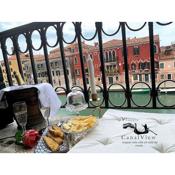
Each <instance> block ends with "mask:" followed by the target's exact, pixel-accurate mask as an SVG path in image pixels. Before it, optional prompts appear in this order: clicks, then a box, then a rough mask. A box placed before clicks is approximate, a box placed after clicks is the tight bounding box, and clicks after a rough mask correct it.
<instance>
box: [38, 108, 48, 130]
mask: <svg viewBox="0 0 175 175" xmlns="http://www.w3.org/2000/svg"><path fill="white" fill-rule="evenodd" d="M40 110H41V113H42V116H43V117H44V119H45V120H46V122H47V127H48V126H49V125H50V122H49V117H50V107H41V109H40Z"/></svg>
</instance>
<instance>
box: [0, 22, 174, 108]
mask: <svg viewBox="0 0 175 175" xmlns="http://www.w3.org/2000/svg"><path fill="white" fill-rule="evenodd" d="M146 24H147V23H146V22H145V23H144V24H143V25H142V26H141V27H140V28H138V29H133V28H131V27H130V26H129V25H128V24H127V23H126V22H120V23H119V27H118V28H117V30H116V31H115V32H114V33H112V34H108V33H106V32H105V31H104V29H103V23H101V22H96V23H95V34H94V36H92V37H91V38H86V37H85V36H84V35H83V33H82V28H81V23H80V22H75V23H73V26H74V29H75V37H74V39H73V40H72V41H71V42H67V41H66V40H65V39H64V37H63V26H64V25H65V23H64V22H35V23H30V24H27V25H23V26H20V27H17V28H14V29H10V30H7V31H4V32H1V33H0V43H1V50H2V54H3V60H4V63H5V68H6V74H7V79H8V82H9V85H10V86H12V85H13V81H12V77H11V70H10V66H9V63H8V56H9V55H14V54H15V55H16V59H17V63H18V68H19V72H20V74H21V76H22V77H23V78H24V72H23V68H22V64H21V59H20V54H21V53H26V52H28V53H29V58H30V62H31V67H32V73H33V79H34V83H36V84H37V83H38V77H37V71H36V63H35V59H34V51H39V50H41V49H43V53H44V58H45V63H46V69H47V75H48V82H49V83H50V84H53V79H52V75H51V66H50V64H49V53H48V47H50V48H54V47H57V46H58V45H59V48H60V56H61V60H62V66H63V72H64V81H65V87H57V88H56V89H55V90H56V92H57V91H58V90H59V89H61V90H62V91H65V93H66V94H67V93H69V92H70V90H71V87H70V84H69V78H68V75H67V68H66V59H65V57H66V56H65V51H64V44H72V43H74V42H75V41H76V40H77V43H78V52H79V57H80V64H81V72H82V81H83V87H80V86H78V87H79V88H80V90H81V91H83V93H84V95H85V99H86V101H87V102H88V104H89V107H96V105H95V104H94V103H92V102H90V101H89V88H88V86H87V83H86V71H85V67H84V59H83V48H82V40H85V41H92V40H93V39H94V38H95V37H97V38H98V47H99V48H98V49H99V56H100V63H101V67H100V71H101V81H102V87H101V86H97V87H98V88H99V91H98V92H99V93H101V98H102V99H101V102H100V103H99V104H98V106H101V107H105V108H175V100H174V104H172V105H169V106H167V105H165V104H163V103H162V102H161V101H160V99H159V95H158V93H159V92H160V85H161V84H163V83H165V82H167V81H171V82H173V83H175V81H174V80H165V81H163V82H161V83H160V84H159V85H158V86H157V87H156V79H155V72H156V69H155V64H154V62H155V60H154V26H153V24H154V23H153V22H148V31H149V45H150V50H149V52H150V68H151V69H150V72H151V85H149V84H148V83H145V82H136V83H134V84H133V85H132V86H130V80H129V70H128V53H127V39H126V29H129V30H130V31H134V32H136V31H140V30H142V29H143V28H144V27H145V26H146ZM157 24H158V25H161V26H164V25H169V24H171V22H170V23H160V22H157ZM50 26H52V27H54V29H55V30H56V35H57V36H56V37H57V40H56V43H55V44H54V45H50V44H49V43H48V42H47V37H46V31H47V29H48V28H49V27H50ZM34 31H38V32H39V34H40V39H41V45H40V47H39V48H37V49H36V48H35V47H34V46H33V43H32V38H31V36H32V33H33V32H34ZM119 31H121V36H122V46H123V61H124V71H125V74H124V76H125V85H122V84H120V83H114V84H111V85H110V86H109V87H107V83H106V72H105V61H104V49H103V37H102V35H103V34H104V35H106V36H109V37H110V36H114V35H116V34H117V33H119ZM20 34H22V35H23V36H24V37H25V39H26V43H27V47H26V50H25V51H21V50H20V48H19V44H18V37H19V35H20ZM7 38H10V39H11V40H12V42H13V48H14V49H13V52H12V53H11V54H10V53H8V51H7V47H6V40H7ZM138 83H142V84H144V85H145V86H147V89H149V95H150V99H149V100H148V102H147V103H146V104H144V105H139V104H137V103H136V102H135V101H134V99H133V93H132V91H133V89H134V87H135V86H136V85H137V84H138ZM112 86H120V89H118V90H113V89H112ZM113 91H115V92H123V94H124V99H123V101H122V102H121V104H119V105H116V104H114V103H113V102H112V101H111V99H110V96H109V93H110V92H113ZM116 100H117V99H116ZM151 102H152V104H151ZM64 106H65V104H63V107H64Z"/></svg>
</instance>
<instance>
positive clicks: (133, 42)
mask: <svg viewBox="0 0 175 175" xmlns="http://www.w3.org/2000/svg"><path fill="white" fill-rule="evenodd" d="M154 41H158V42H159V35H154ZM126 43H127V45H137V44H144V43H149V37H148V36H146V37H141V38H136V37H134V38H128V39H127V40H126ZM116 46H117V47H122V46H123V43H122V40H118V39H113V40H110V41H107V42H105V43H103V48H104V49H105V48H109V47H116Z"/></svg>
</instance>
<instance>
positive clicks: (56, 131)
mask: <svg viewBox="0 0 175 175" xmlns="http://www.w3.org/2000/svg"><path fill="white" fill-rule="evenodd" d="M49 132H50V133H51V134H52V135H53V136H54V137H61V138H64V133H63V132H62V131H61V130H60V129H57V128H54V129H53V127H52V128H49Z"/></svg>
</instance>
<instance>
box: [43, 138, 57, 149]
mask: <svg viewBox="0 0 175 175" xmlns="http://www.w3.org/2000/svg"><path fill="white" fill-rule="evenodd" d="M43 140H44V142H45V144H46V145H47V147H48V148H49V149H50V150H51V151H52V152H55V151H58V150H59V144H58V143H57V142H55V141H54V140H53V139H51V138H50V137H48V136H44V137H43Z"/></svg>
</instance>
